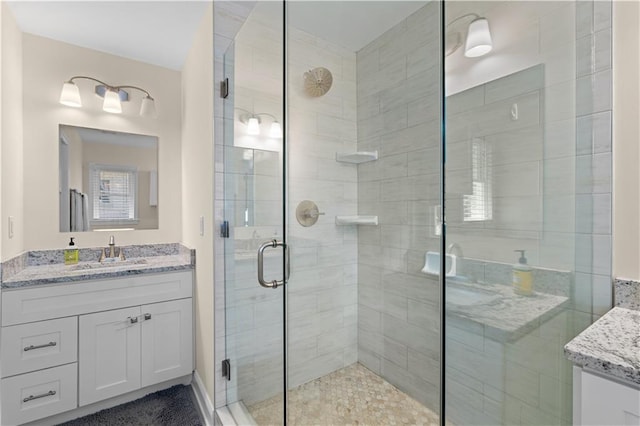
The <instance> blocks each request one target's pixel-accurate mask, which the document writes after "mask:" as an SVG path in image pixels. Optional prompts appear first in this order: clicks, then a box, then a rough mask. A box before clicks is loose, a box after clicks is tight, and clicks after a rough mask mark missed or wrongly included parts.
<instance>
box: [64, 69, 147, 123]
mask: <svg viewBox="0 0 640 426" xmlns="http://www.w3.org/2000/svg"><path fill="white" fill-rule="evenodd" d="M78 79H85V80H91V81H94V82H96V83H98V85H96V86H95V93H96V95H98V96H100V97H102V98H104V101H103V103H102V110H103V111H105V112H110V113H113V114H120V113H122V102H127V101H129V92H127V91H126V90H124V89H134V90H139V91H141V92H142V93H144V95H145V97H144V98H143V99H142V105H141V106H140V115H141V116H143V117H150V118H155V117H156V105H155V101H154V99H153V97H151V94H150V93H149V92H147V91H146V90H145V89H143V88H141V87H137V86H129V85H124V86H111V85H110V84H107V83H105V82H103V81H100V80H98V79H97V78H93V77H87V76H84V75H76V76H74V77H71V78H70V79H69V80H67V81H65V82H64V84H63V85H62V92H61V93H60V103H61V104H62V105H67V106H70V107H74V108H80V107H81V106H82V99H81V98H80V90H79V89H78V86H77V85H76V83H74V80H78Z"/></svg>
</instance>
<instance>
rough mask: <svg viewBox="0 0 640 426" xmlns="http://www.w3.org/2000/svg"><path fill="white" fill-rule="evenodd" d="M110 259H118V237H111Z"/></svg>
mask: <svg viewBox="0 0 640 426" xmlns="http://www.w3.org/2000/svg"><path fill="white" fill-rule="evenodd" d="M109 257H116V237H114V236H113V235H112V236H110V237H109Z"/></svg>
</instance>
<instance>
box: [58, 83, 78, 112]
mask: <svg viewBox="0 0 640 426" xmlns="http://www.w3.org/2000/svg"><path fill="white" fill-rule="evenodd" d="M60 103H61V104H62V105H66V106H70V107H75V108H79V107H81V106H82V100H81V99H80V91H79V90H78V86H76V84H75V83H73V82H71V81H66V82H65V83H64V84H63V85H62V92H60Z"/></svg>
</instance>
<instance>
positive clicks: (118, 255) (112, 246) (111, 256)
mask: <svg viewBox="0 0 640 426" xmlns="http://www.w3.org/2000/svg"><path fill="white" fill-rule="evenodd" d="M107 250H108V252H107ZM107 259H108V260H109V261H116V260H126V259H125V257H124V251H123V250H122V249H121V248H117V247H116V238H115V237H114V236H113V235H112V236H110V237H109V248H108V249H107V248H104V249H102V250H100V259H99V260H98V261H99V262H104V261H105V260H107Z"/></svg>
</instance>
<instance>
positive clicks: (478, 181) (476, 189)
mask: <svg viewBox="0 0 640 426" xmlns="http://www.w3.org/2000/svg"><path fill="white" fill-rule="evenodd" d="M491 159H492V158H491V145H490V144H488V143H487V142H485V141H484V140H483V139H479V138H476V139H473V140H472V141H471V191H472V193H471V194H469V195H464V196H463V209H464V221H465V222H473V221H482V220H491V219H492V218H493V198H492V183H493V182H492V170H491Z"/></svg>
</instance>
